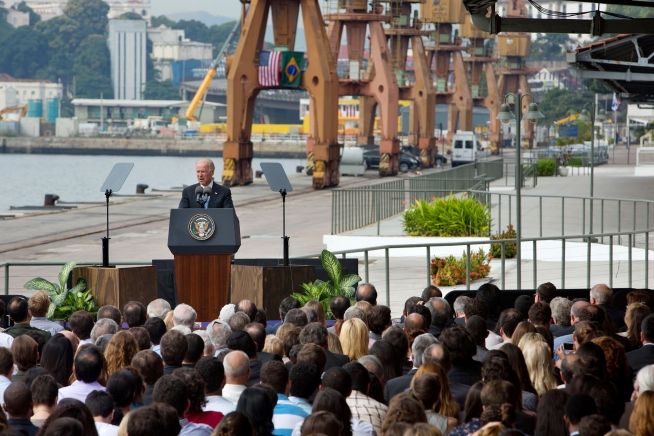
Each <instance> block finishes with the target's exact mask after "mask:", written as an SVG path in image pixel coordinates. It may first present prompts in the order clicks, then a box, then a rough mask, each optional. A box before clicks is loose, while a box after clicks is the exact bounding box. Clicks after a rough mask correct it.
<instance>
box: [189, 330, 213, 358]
mask: <svg viewBox="0 0 654 436" xmlns="http://www.w3.org/2000/svg"><path fill="white" fill-rule="evenodd" d="M193 333H195V334H196V335H198V336H200V337H201V338H202V340H203V341H204V351H203V352H202V355H203V356H209V355H212V354H213V343H212V342H211V338H210V337H209V333H207V331H206V330H196V331H194V332H193Z"/></svg>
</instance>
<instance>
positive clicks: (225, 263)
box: [168, 209, 241, 321]
mask: <svg viewBox="0 0 654 436" xmlns="http://www.w3.org/2000/svg"><path fill="white" fill-rule="evenodd" d="M240 246H241V231H240V227H239V222H238V217H237V216H236V213H234V209H172V210H171V211H170V226H169V229H168V248H169V249H170V251H171V252H172V253H173V255H174V256H175V285H176V288H177V303H178V304H179V303H186V304H189V305H191V306H193V308H194V309H195V310H196V311H197V314H198V318H197V319H198V321H211V320H212V319H215V318H217V317H218V312H219V311H220V309H221V307H223V306H224V305H225V304H227V303H229V301H230V283H231V264H232V255H233V254H234V253H236V252H237V251H238V249H239V248H240Z"/></svg>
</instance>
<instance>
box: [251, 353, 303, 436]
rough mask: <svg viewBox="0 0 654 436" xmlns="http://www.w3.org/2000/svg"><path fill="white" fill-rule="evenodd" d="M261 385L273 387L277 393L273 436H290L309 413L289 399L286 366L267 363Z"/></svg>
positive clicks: (279, 363) (275, 361)
mask: <svg viewBox="0 0 654 436" xmlns="http://www.w3.org/2000/svg"><path fill="white" fill-rule="evenodd" d="M261 383H265V384H267V385H270V386H272V388H273V389H275V392H277V405H276V406H275V409H274V410H273V425H274V426H275V429H274V430H273V432H272V434H273V435H276V436H290V435H291V433H292V432H293V428H294V427H295V426H296V425H297V424H298V423H301V422H302V421H304V418H306V417H307V416H308V413H307V412H306V411H304V410H303V409H302V408H301V407H299V406H297V405H296V404H293V403H292V402H291V401H290V400H289V399H288V396H287V393H288V387H289V384H288V370H287V369H286V365H284V364H283V363H282V362H280V361H278V360H271V361H268V362H266V363H265V364H264V365H263V367H262V368H261Z"/></svg>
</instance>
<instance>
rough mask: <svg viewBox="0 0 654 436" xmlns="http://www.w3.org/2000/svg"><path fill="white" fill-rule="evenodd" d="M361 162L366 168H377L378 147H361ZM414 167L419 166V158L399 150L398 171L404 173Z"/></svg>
mask: <svg viewBox="0 0 654 436" xmlns="http://www.w3.org/2000/svg"><path fill="white" fill-rule="evenodd" d="M363 164H364V165H365V167H366V169H369V168H370V169H374V168H379V147H374V148H373V147H369V146H364V147H363ZM415 168H420V160H418V159H416V157H415V156H413V155H412V154H411V153H406V152H400V172H403V173H406V172H407V171H410V170H412V169H415Z"/></svg>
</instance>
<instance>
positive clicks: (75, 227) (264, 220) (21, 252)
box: [0, 152, 654, 316]
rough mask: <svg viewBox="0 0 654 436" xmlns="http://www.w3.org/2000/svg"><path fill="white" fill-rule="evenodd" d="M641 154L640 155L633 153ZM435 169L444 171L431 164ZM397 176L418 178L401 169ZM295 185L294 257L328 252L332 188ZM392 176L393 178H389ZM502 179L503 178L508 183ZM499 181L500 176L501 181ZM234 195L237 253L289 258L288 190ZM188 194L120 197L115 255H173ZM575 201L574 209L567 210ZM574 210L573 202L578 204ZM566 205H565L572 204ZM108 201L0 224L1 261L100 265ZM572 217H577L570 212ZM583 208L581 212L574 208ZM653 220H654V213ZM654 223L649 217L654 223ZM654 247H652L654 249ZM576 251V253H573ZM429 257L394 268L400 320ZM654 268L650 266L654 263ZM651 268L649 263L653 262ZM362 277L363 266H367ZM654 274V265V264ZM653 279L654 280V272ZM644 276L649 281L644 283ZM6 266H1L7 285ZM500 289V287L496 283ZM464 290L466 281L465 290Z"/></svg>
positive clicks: (618, 265) (612, 176) (625, 186)
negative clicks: (171, 238) (171, 242)
mask: <svg viewBox="0 0 654 436" xmlns="http://www.w3.org/2000/svg"><path fill="white" fill-rule="evenodd" d="M632 154H633V152H632ZM615 162H616V163H614V164H612V163H609V164H608V165H604V166H601V167H597V168H596V169H595V196H596V197H622V198H643V199H650V200H654V189H651V187H652V186H653V185H654V178H652V177H634V176H633V172H634V171H633V170H634V169H633V166H628V165H625V164H624V163H622V162H624V161H620V160H619V156H617V157H616V159H615ZM428 171H437V170H428ZM188 173H189V177H188V179H189V180H188V183H189V184H190V183H192V182H193V181H194V180H193V179H194V173H193V168H189V169H188ZM398 177H412V175H401V176H398ZM289 178H290V180H291V183H292V184H293V186H294V191H293V192H292V193H290V194H289V195H288V197H287V201H286V212H287V217H286V219H287V221H286V225H287V234H288V235H289V236H290V238H291V239H290V248H291V250H290V252H291V257H302V256H308V255H314V254H317V253H319V252H320V250H321V249H322V248H323V235H325V234H328V233H329V232H330V228H331V222H330V220H331V196H332V194H331V191H329V190H324V191H314V190H313V189H312V188H311V178H310V177H307V176H305V175H300V174H293V175H289ZM378 180H379V179H378V178H377V177H376V174H375V173H373V172H372V171H369V172H368V173H367V174H366V176H364V177H342V179H341V184H340V187H353V186H359V185H364V184H369V183H374V182H376V181H378ZM384 180H388V179H384ZM589 180H590V179H589V177H588V176H572V177H557V178H540V179H539V181H538V186H537V187H535V188H526V189H524V190H523V194H525V195H527V194H554V195H570V196H574V195H587V194H588V186H589ZM501 183H503V181H502V182H501ZM498 184H499V181H498ZM232 195H233V199H234V203H235V206H236V209H237V213H238V216H239V219H240V223H241V235H242V245H241V248H240V250H239V252H238V253H237V255H236V257H237V258H254V257H261V258H280V257H281V256H282V239H281V236H282V201H281V196H280V195H279V194H278V193H276V192H273V191H271V190H270V189H269V188H268V185H267V183H266V182H265V180H264V179H255V181H254V183H253V184H252V185H250V186H246V187H234V188H232ZM180 196H181V192H180V191H157V192H154V193H148V194H147V195H140V196H115V197H112V198H111V206H110V228H111V230H110V231H111V233H110V237H111V244H110V248H111V251H110V260H111V262H112V263H114V262H116V263H119V262H121V261H122V262H124V261H146V262H149V261H150V260H151V259H165V258H172V255H171V254H170V252H169V250H168V248H167V246H166V241H167V236H168V217H169V211H170V209H171V208H175V207H177V204H178V202H179V199H180ZM566 207H567V206H566ZM571 207H572V206H571ZM566 210H567V209H566ZM105 213H106V211H105V206H104V202H100V203H94V204H83V205H79V206H78V207H76V208H74V209H71V210H65V211H64V210H62V211H56V212H43V213H30V214H27V215H26V216H23V217H19V218H14V219H5V220H0V263H3V262H10V261H13V262H21V261H23V262H25V261H28V262H51V261H68V260H75V261H77V262H95V263H101V254H102V253H101V238H102V237H103V236H105V222H106V221H105V220H106V215H105ZM534 213H536V212H535V211H534V210H525V211H524V217H523V223H524V225H525V228H526V227H527V226H532V225H534V223H533V219H532V217H533V214H534ZM570 213H575V211H574V210H571V211H570ZM576 213H580V211H576ZM652 215H653V216H652V217H651V219H652V220H654V214H652ZM651 225H652V223H650V226H651ZM382 229H383V230H382V231H383V234H389V235H390V234H393V235H398V234H400V233H401V222H400V220H399V219H398V218H397V217H396V218H392V219H390V220H387V221H386V222H384V223H383V226H382ZM373 232H376V226H374V228H373V227H370V228H364V229H361V230H359V231H356V233H358V234H371V233H373ZM650 246H652V247H654V245H650ZM570 254H571V253H570ZM371 260H372V262H371V264H370V270H369V272H370V276H369V279H370V281H371V282H372V283H374V284H375V285H376V286H377V289H378V292H379V294H380V299H379V300H380V302H385V301H386V298H385V295H386V285H385V282H384V277H385V270H386V265H385V261H384V259H383V258H374V259H371ZM593 261H594V263H593V265H592V269H591V275H592V282H593V283H596V282H603V281H608V275H607V274H608V266H607V259H602V258H596V257H595V256H593ZM426 262H427V259H426V256H421V257H416V258H406V257H403V258H393V259H391V261H390V264H389V271H390V289H389V291H390V292H389V294H390V301H389V303H390V306H391V310H392V312H393V316H399V314H400V312H401V309H402V306H403V304H404V301H405V300H406V298H408V297H409V296H411V295H416V294H419V293H420V292H421V290H422V289H423V288H424V287H425V285H426V284H427V280H428V279H427V274H426V272H427V263H426ZM497 262H498V261H493V265H492V267H493V269H492V270H491V276H492V277H493V278H495V279H496V280H499V273H498V271H499V270H498V268H499V264H498V263H497ZM649 263H650V265H651V264H652V262H651V261H650V262H649ZM505 267H506V282H505V283H504V287H506V288H507V289H513V288H515V283H516V281H515V261H512V260H508V261H507V262H506V265H505ZM632 267H633V271H632V273H633V277H634V278H636V277H638V281H634V283H633V285H634V287H642V286H644V282H642V280H641V279H640V277H642V276H643V275H644V268H645V267H646V266H645V264H644V261H635V262H633V264H632ZM648 267H649V265H648ZM566 268H567V271H568V272H567V273H566V287H568V288H580V287H586V269H585V265H584V264H583V263H582V262H574V261H568V262H566ZM58 270H59V267H51V266H41V267H37V266H29V267H22V266H20V267H19V266H15V267H12V268H11V272H10V280H9V293H11V294H14V293H25V292H26V291H24V290H23V289H22V284H23V283H24V282H25V281H27V280H29V279H30V278H32V277H35V276H42V277H44V278H47V279H49V280H54V279H55V277H56V273H57V271H58ZM522 270H523V273H522V275H523V277H522V282H523V288H528V287H530V286H531V283H532V276H531V274H532V271H533V262H532V261H530V260H529V259H528V258H525V259H524V260H523V268H522ZM537 270H538V277H537V280H538V282H544V281H552V282H553V283H555V284H557V283H558V282H559V281H560V273H561V264H560V262H552V261H545V260H540V259H539V260H538V264H537ZM359 271H360V275H361V276H363V264H361V263H360V268H359ZM652 272H654V270H652ZM627 273H628V268H627V261H626V260H618V261H614V265H613V274H614V285H615V286H616V287H617V286H626V279H627ZM652 277H654V276H652ZM641 282H642V283H641ZM3 283H4V271H1V270H0V284H3ZM498 285H502V283H499V282H498ZM459 288H460V287H459Z"/></svg>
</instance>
